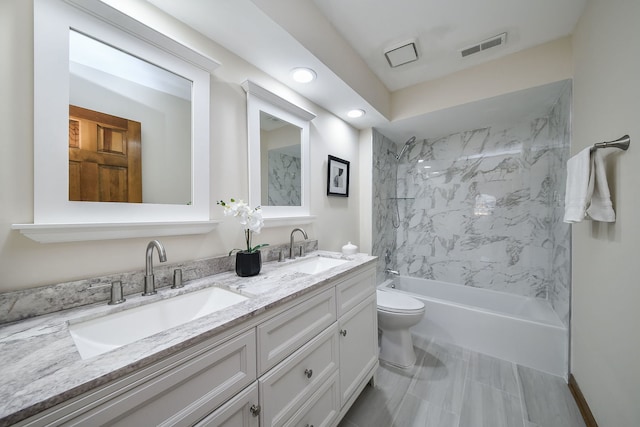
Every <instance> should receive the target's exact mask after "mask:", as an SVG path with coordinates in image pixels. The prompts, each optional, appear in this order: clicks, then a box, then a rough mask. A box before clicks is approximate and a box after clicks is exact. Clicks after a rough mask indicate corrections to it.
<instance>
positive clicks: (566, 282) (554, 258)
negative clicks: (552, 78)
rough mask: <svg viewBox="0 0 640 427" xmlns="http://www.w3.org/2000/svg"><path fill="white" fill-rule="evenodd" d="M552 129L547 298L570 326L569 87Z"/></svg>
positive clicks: (553, 115) (554, 115) (558, 105)
mask: <svg viewBox="0 0 640 427" xmlns="http://www.w3.org/2000/svg"><path fill="white" fill-rule="evenodd" d="M549 117H550V122H549V127H550V130H551V137H552V138H553V139H554V140H553V144H554V149H555V152H556V155H555V156H554V157H553V162H552V164H551V175H553V177H554V180H555V183H556V189H555V191H557V197H555V198H554V199H553V200H552V203H551V206H552V208H551V209H552V210H551V218H552V220H551V225H550V227H551V231H550V244H551V247H552V252H551V280H550V286H549V289H548V299H549V302H550V303H551V305H552V306H553V308H554V310H555V311H556V313H558V315H559V316H560V319H562V321H563V322H564V324H565V325H566V326H569V314H570V313H569V306H570V301H571V293H570V289H571V227H570V226H569V224H566V223H565V222H563V217H564V194H565V186H564V185H563V184H564V182H566V179H567V169H566V164H567V160H569V154H570V149H569V146H570V142H571V85H570V84H568V83H567V84H566V85H565V88H564V90H563V92H562V94H561V96H560V98H559V99H558V102H557V103H556V105H555V107H554V108H553V110H552V111H551V114H550V116H549Z"/></svg>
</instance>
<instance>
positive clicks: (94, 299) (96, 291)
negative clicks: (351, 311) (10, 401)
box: [0, 240, 318, 326]
mask: <svg viewBox="0 0 640 427" xmlns="http://www.w3.org/2000/svg"><path fill="white" fill-rule="evenodd" d="M297 244H302V243H299V242H298V243H297ZM304 245H305V252H306V253H309V252H312V251H315V250H317V249H318V241H317V240H306V241H304ZM288 248H289V245H288V244H278V245H270V246H267V247H265V248H262V249H261V251H260V252H262V261H263V262H268V261H274V260H277V259H278V255H279V252H280V251H281V250H285V251H287V250H288ZM142 249H144V248H142ZM154 257H155V255H154ZM167 258H168V260H170V259H171V254H170V253H168V254H167ZM154 260H155V261H154V265H153V271H154V276H155V283H156V288H157V289H163V288H169V287H170V286H171V285H172V282H173V271H174V270H175V269H177V268H179V269H182V278H183V281H184V282H187V281H190V280H195V279H199V278H202V277H208V276H212V275H214V274H218V273H222V272H225V271H232V270H234V269H235V255H232V256H219V257H213V258H206V259H202V260H196V261H189V262H184V263H176V264H172V263H169V262H167V263H158V262H157V259H156V258H154ZM140 262H141V265H142V269H141V270H136V271H131V272H126V273H121V274H112V275H108V276H101V277H93V278H88V279H82V280H76V281H73V282H65V283H57V284H53V285H47V286H42V287H38V288H31V289H26V290H22V291H14V292H4V293H0V326H1V325H2V324H4V323H7V322H15V321H17V320H22V319H27V318H29V317H34V316H40V315H43V314H47V313H54V312H56V311H60V310H66V309H69V308H74V307H79V306H83V305H87V304H94V303H100V302H107V301H109V298H110V292H111V283H112V282H113V281H116V280H120V281H121V282H122V286H123V291H124V294H125V296H128V295H136V294H139V293H141V292H142V287H143V283H144V275H145V271H144V252H141V253H140Z"/></svg>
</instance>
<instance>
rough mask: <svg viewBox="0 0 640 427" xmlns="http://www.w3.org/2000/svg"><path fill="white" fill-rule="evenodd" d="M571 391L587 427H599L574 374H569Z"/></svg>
mask: <svg viewBox="0 0 640 427" xmlns="http://www.w3.org/2000/svg"><path fill="white" fill-rule="evenodd" d="M569 390H571V394H572V395H573V398H574V400H575V401H576V404H577V405H578V409H580V413H581V414H582V418H583V419H584V423H585V424H586V425H587V427H598V423H596V419H595V418H594V417H593V413H591V409H589V405H588V404H587V400H586V399H585V398H584V394H582V391H580V387H578V383H577V382H576V379H575V377H574V376H573V374H569Z"/></svg>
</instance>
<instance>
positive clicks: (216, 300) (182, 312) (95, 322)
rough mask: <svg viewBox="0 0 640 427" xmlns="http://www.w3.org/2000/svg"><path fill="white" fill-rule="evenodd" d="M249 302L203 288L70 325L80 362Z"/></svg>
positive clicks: (223, 292)
mask: <svg viewBox="0 0 640 427" xmlns="http://www.w3.org/2000/svg"><path fill="white" fill-rule="evenodd" d="M247 299H248V298H247V297H245V296H243V295H239V294H236V293H235V292H231V291H227V290H225V289H221V288H215V287H212V288H206V289H202V290H200V291H194V292H190V293H188V294H184V295H180V296H177V297H173V298H168V299H164V300H161V301H158V302H153V303H150V304H146V305H142V306H139V307H135V308H131V309H128V310H124V311H120V312H117V313H113V314H109V315H106V316H103V317H99V318H96V319H91V320H87V321H84V322H79V323H75V324H70V325H69V332H70V333H71V337H72V338H73V341H74V342H75V344H76V347H77V348H78V351H79V352H80V356H81V357H82V358H83V359H88V358H90V357H93V356H97V355H98V354H102V353H106V352H107V351H110V350H113V349H116V348H118V347H122V346H123V345H126V344H130V343H132V342H135V341H137V340H140V339H142V338H146V337H149V336H151V335H154V334H157V333H158V332H162V331H166V330H168V329H171V328H174V327H176V326H179V325H182V324H184V323H187V322H190V321H192V320H195V319H197V318H199V317H202V316H206V315H207V314H211V313H213V312H216V311H219V310H222V309H224V308H226V307H229V306H231V305H233V304H236V303H239V302H242V301H245V300H247Z"/></svg>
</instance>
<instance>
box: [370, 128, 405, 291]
mask: <svg viewBox="0 0 640 427" xmlns="http://www.w3.org/2000/svg"><path fill="white" fill-rule="evenodd" d="M387 151H393V152H395V151H396V145H395V143H394V142H393V141H391V140H390V139H388V138H387V137H385V136H384V135H382V134H381V133H379V132H377V131H376V130H375V129H374V131H373V213H372V215H373V219H372V222H373V230H372V233H373V241H372V255H375V256H377V257H378V269H377V273H378V274H377V278H378V281H379V282H382V281H383V280H384V279H385V275H384V269H385V267H386V265H385V252H386V251H387V250H388V251H389V252H390V253H391V254H392V256H393V258H392V263H391V264H389V268H396V261H395V255H394V254H395V252H396V228H395V227H396V226H398V225H399V220H398V211H397V209H396V205H395V203H396V202H397V200H396V199H395V197H396V173H397V168H396V164H397V163H396V159H395V158H394V157H393V156H392V155H390V154H388V152H387Z"/></svg>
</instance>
